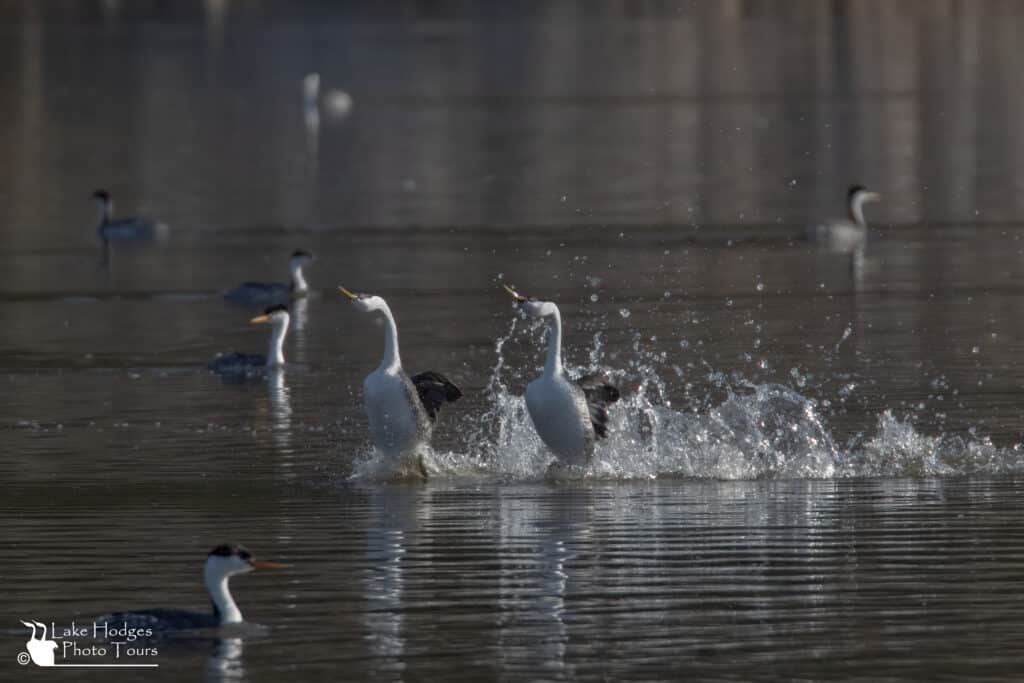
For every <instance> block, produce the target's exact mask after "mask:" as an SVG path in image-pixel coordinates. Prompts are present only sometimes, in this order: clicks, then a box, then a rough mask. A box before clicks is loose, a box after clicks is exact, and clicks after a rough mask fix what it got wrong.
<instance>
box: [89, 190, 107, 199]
mask: <svg viewBox="0 0 1024 683" xmlns="http://www.w3.org/2000/svg"><path fill="white" fill-rule="evenodd" d="M92 198H93V199H102V200H103V201H105V202H109V201H110V193H109V192H107V191H106V190H96V191H95V192H93V193H92Z"/></svg>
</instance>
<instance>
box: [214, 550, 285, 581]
mask: <svg viewBox="0 0 1024 683" xmlns="http://www.w3.org/2000/svg"><path fill="white" fill-rule="evenodd" d="M287 566H288V565H285V564H281V563H280V562H258V561H256V560H254V559H253V557H252V553H250V552H249V551H248V550H246V549H245V548H244V547H242V546H240V545H237V544H235V543H222V544H221V545H219V546H217V547H216V548H214V549H213V550H211V551H210V554H209V555H207V556H206V567H205V569H206V576H207V578H209V579H215V578H227V577H231V576H235V575H236V574H248V573H249V572H251V571H252V570H253V569H282V568H284V567H287Z"/></svg>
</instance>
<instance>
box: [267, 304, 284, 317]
mask: <svg viewBox="0 0 1024 683" xmlns="http://www.w3.org/2000/svg"><path fill="white" fill-rule="evenodd" d="M278 311H283V312H285V313H287V312H288V307H287V306H285V305H284V304H277V305H276V306H271V307H270V308H268V309H266V310H265V311H263V315H273V314H274V313H277V312H278Z"/></svg>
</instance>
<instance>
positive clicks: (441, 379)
mask: <svg viewBox="0 0 1024 683" xmlns="http://www.w3.org/2000/svg"><path fill="white" fill-rule="evenodd" d="M410 379H412V383H413V385H415V387H416V393H417V394H419V396H420V403H422V404H423V407H424V408H425V409H426V411H427V415H428V416H429V417H430V420H431V421H432V422H433V421H435V420H437V413H438V411H440V410H441V406H443V405H444V404H445V403H454V402H455V401H457V400H459V399H460V398H462V390H460V389H459V388H458V387H457V386H455V383H454V382H452V381H451V380H450V379H448V378H447V377H445V376H444V375H442V374H441V373H440V372H433V371H429V370H428V371H427V372H421V373H420V374H418V375H415V376H414V377H411V378H410Z"/></svg>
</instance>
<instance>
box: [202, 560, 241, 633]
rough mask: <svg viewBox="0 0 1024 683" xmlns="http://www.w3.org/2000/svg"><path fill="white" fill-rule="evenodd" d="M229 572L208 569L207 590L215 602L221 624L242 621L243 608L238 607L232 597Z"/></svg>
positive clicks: (214, 606) (216, 613) (215, 610)
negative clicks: (221, 572)
mask: <svg viewBox="0 0 1024 683" xmlns="http://www.w3.org/2000/svg"><path fill="white" fill-rule="evenodd" d="M229 578H230V577H229V576H228V575H227V574H219V573H217V572H212V571H210V569H209V568H207V570H206V590H207V591H209V592H210V600H211V601H212V602H213V613H214V615H215V616H216V617H217V618H218V619H219V620H220V623H221V624H240V623H242V610H240V609H238V605H236V604H235V599H234V598H233V597H231V591H230V590H229V589H228V579H229Z"/></svg>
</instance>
